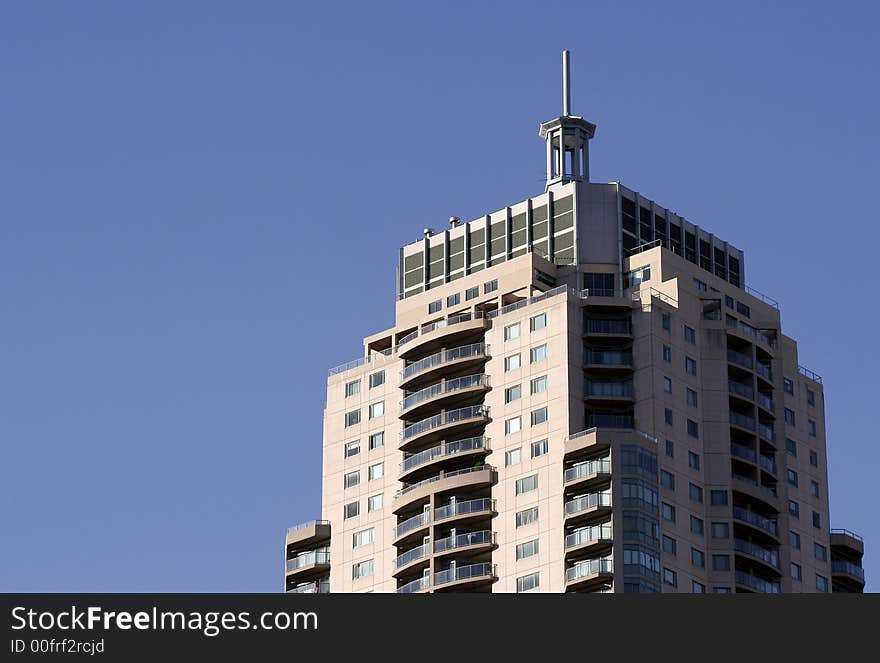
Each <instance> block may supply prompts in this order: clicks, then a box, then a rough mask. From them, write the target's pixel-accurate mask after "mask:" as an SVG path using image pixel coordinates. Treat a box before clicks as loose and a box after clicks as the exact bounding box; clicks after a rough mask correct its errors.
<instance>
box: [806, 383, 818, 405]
mask: <svg viewBox="0 0 880 663" xmlns="http://www.w3.org/2000/svg"><path fill="white" fill-rule="evenodd" d="M815 404H816V392H815V391H813V390H812V389H810V388H809V387H807V405H815Z"/></svg>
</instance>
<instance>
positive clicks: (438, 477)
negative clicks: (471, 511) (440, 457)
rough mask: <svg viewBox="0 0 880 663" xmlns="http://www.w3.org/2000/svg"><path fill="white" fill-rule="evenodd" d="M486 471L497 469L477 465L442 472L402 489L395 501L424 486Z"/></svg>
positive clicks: (396, 495) (396, 494)
mask: <svg viewBox="0 0 880 663" xmlns="http://www.w3.org/2000/svg"><path fill="white" fill-rule="evenodd" d="M484 470H489V471H494V470H495V468H494V467H492V466H491V465H477V466H476V467H466V468H464V469H462V470H454V471H453V472H441V473H440V474H438V475H436V476H433V477H430V478H429V479H424V480H422V481H419V482H418V483H414V484H412V485H410V486H406V487H405V488H401V489H400V490H398V491H397V492H396V493H395V494H394V499H397V498H398V497H403V496H404V495H406V494H407V493H409V492H411V491H413V490H415V489H416V488H421V487H422V486H427V485H428V484H429V483H434V482H435V481H440V480H441V479H449V478H450V477H457V476H461V475H462V474H470V473H471V472H482V471H484Z"/></svg>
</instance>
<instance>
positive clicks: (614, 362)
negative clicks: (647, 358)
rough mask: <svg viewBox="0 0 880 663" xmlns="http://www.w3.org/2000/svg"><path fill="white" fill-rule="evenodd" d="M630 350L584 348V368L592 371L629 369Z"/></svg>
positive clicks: (630, 362)
mask: <svg viewBox="0 0 880 663" xmlns="http://www.w3.org/2000/svg"><path fill="white" fill-rule="evenodd" d="M632 367H633V356H632V352H630V351H628V350H626V351H622V350H592V349H586V350H584V368H586V369H589V370H593V371H630V370H632Z"/></svg>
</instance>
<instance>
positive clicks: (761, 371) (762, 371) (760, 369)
mask: <svg viewBox="0 0 880 663" xmlns="http://www.w3.org/2000/svg"><path fill="white" fill-rule="evenodd" d="M755 373H757V374H758V375H760V376H761V377H762V378H764V379H765V380H767V382H771V383H772V382H773V370H772V369H771V368H770V364H763V363H761V362H760V361H759V362H757V363H756V364H755Z"/></svg>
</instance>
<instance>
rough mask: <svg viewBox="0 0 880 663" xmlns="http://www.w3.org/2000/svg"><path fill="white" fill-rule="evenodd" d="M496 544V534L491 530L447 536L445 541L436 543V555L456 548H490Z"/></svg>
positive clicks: (439, 540) (438, 540)
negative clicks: (489, 546)
mask: <svg viewBox="0 0 880 663" xmlns="http://www.w3.org/2000/svg"><path fill="white" fill-rule="evenodd" d="M494 543H495V533H494V532H491V531H489V530H483V531H481V532H467V533H466V534H458V535H456V536H447V537H446V538H445V539H437V540H436V541H434V553H442V552H446V551H447V550H455V549H456V548H466V547H468V546H488V545H493V544H494Z"/></svg>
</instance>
